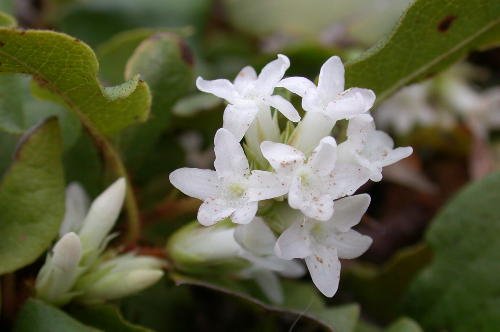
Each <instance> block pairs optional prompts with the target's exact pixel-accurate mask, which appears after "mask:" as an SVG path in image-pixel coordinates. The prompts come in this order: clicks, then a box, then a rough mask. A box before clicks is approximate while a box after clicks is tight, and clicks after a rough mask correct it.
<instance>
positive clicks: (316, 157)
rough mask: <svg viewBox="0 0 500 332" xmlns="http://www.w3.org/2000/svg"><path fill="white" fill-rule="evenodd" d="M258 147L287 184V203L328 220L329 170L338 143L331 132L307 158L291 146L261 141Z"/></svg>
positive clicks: (330, 208) (332, 167) (331, 197)
mask: <svg viewBox="0 0 500 332" xmlns="http://www.w3.org/2000/svg"><path fill="white" fill-rule="evenodd" d="M261 150H262V154H263V155H264V157H265V158H266V159H267V160H268V161H269V163H270V164H271V166H272V167H273V168H274V169H275V170H276V173H277V174H278V175H279V176H280V177H281V179H282V181H283V182H284V183H286V184H287V187H288V188H289V191H288V204H289V205H290V206H291V207H292V208H294V209H299V210H301V211H302V213H304V214H305V215H306V216H308V217H310V218H314V219H317V220H328V219H329V218H330V217H331V216H332V213H333V200H334V199H336V198H338V197H333V196H332V195H331V194H330V193H331V192H332V186H334V185H335V183H334V182H333V176H332V171H333V169H334V167H335V161H336V159H337V144H336V142H335V139H334V138H333V137H331V136H327V137H324V138H323V139H322V140H321V141H320V143H319V145H318V146H317V147H316V148H315V149H314V151H313V152H312V154H311V156H310V157H309V158H306V156H305V155H304V153H302V152H301V151H299V150H297V149H295V148H294V147H292V146H289V145H286V144H281V143H274V142H268V141H266V142H262V144H261Z"/></svg>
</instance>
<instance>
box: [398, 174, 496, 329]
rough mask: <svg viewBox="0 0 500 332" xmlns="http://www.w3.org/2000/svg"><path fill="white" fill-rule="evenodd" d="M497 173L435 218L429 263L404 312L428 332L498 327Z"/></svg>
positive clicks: (466, 191)
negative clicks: (428, 331)
mask: <svg viewBox="0 0 500 332" xmlns="http://www.w3.org/2000/svg"><path fill="white" fill-rule="evenodd" d="M499 202H500V173H498V172H497V173H494V174H492V175H490V176H488V177H486V178H485V179H483V180H481V181H478V182H475V183H473V184H471V185H469V186H468V187H466V188H465V189H463V190H462V191H461V192H460V193H459V194H458V195H457V196H456V197H455V198H454V199H452V200H451V201H450V202H449V203H448V204H447V205H446V206H445V207H444V208H443V209H442V210H441V212H440V213H439V214H438V216H437V217H436V218H435V219H434V221H433V223H432V224H431V227H430V228H429V230H428V232H427V234H426V240H427V242H428V243H429V246H430V247H431V248H432V250H433V251H434V253H435V258H434V261H433V262H432V264H431V265H430V266H429V267H428V268H427V269H426V270H424V271H423V272H422V273H421V274H420V275H419V276H418V278H417V279H416V280H415V281H414V282H413V283H412V286H411V288H410V290H409V292H408V294H407V298H406V308H407V313H408V314H410V316H412V317H414V318H416V319H417V320H418V321H419V323H420V324H421V325H422V326H423V327H424V328H425V330H430V331H457V332H461V331H492V332H493V331H498V329H499V327H500V311H499V309H500V298H499V297H498V294H500V283H499V282H498V276H499V275H500V242H499V241H498V239H499V238H500V222H499V221H500V208H499Z"/></svg>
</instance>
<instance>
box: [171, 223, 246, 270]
mask: <svg viewBox="0 0 500 332" xmlns="http://www.w3.org/2000/svg"><path fill="white" fill-rule="evenodd" d="M234 226H235V225H234V224H232V223H231V222H229V221H223V222H220V223H218V224H216V225H214V226H210V227H203V226H200V225H199V224H198V223H197V222H192V223H190V224H188V225H186V226H184V227H182V228H181V229H180V230H178V231H177V232H176V233H174V234H173V235H172V236H171V237H170V240H169V241H168V244H167V252H168V254H169V256H170V257H171V258H172V260H173V261H174V264H175V265H176V266H177V267H178V268H179V269H181V270H184V271H188V272H191V273H207V272H210V270H212V271H213V270H214V269H213V267H214V266H216V267H217V269H218V273H220V271H221V270H220V269H226V270H227V271H236V270H239V269H241V268H242V267H244V266H246V265H247V264H246V262H245V261H244V260H243V259H241V258H240V251H241V247H240V245H239V244H238V243H237V242H236V240H235V239H234V229H235V227H234Z"/></svg>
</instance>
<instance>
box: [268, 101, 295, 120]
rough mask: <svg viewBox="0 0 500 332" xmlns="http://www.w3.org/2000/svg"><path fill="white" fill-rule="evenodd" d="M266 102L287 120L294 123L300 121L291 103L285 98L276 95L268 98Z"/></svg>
mask: <svg viewBox="0 0 500 332" xmlns="http://www.w3.org/2000/svg"><path fill="white" fill-rule="evenodd" d="M265 101H266V102H267V103H268V104H269V105H270V106H272V107H274V108H276V109H277V110H278V111H279V112H280V113H281V114H283V116H284V117H285V118H287V119H288V120H290V121H292V122H298V121H300V115H299V113H298V112H297V110H296V109H295V107H293V105H292V103H290V102H289V101H288V100H286V99H285V98H283V97H281V96H278V95H275V96H269V97H266V99H265Z"/></svg>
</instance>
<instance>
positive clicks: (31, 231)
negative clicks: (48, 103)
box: [0, 118, 64, 274]
mask: <svg viewBox="0 0 500 332" xmlns="http://www.w3.org/2000/svg"><path fill="white" fill-rule="evenodd" d="M61 151H62V142H61V137H60V132H59V126H58V124H57V120H56V119H54V118H51V119H49V120H47V121H46V122H45V123H43V124H42V125H40V126H39V127H38V128H36V129H34V130H33V131H32V132H30V133H28V134H27V135H26V136H25V137H24V138H23V139H22V143H21V145H20V147H19V148H18V150H17V152H16V154H15V157H14V158H15V160H14V162H13V164H12V166H11V168H10V169H9V170H8V172H7V173H6V174H5V176H4V178H3V179H2V184H1V186H0V234H2V241H0V274H3V273H6V272H11V271H14V270H16V269H18V268H20V267H23V266H25V265H27V264H29V263H31V262H33V261H34V260H35V259H36V258H37V257H38V256H40V255H41V254H42V253H43V252H44V251H45V250H46V249H47V247H48V246H49V245H50V243H51V241H52V239H53V238H54V237H55V236H56V235H57V232H58V229H59V224H60V223H61V221H62V218H63V213H64V175H63V169H62V165H61Z"/></svg>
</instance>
